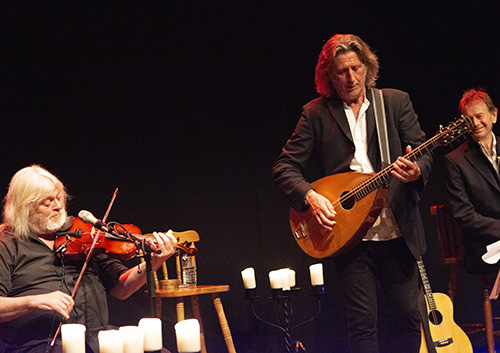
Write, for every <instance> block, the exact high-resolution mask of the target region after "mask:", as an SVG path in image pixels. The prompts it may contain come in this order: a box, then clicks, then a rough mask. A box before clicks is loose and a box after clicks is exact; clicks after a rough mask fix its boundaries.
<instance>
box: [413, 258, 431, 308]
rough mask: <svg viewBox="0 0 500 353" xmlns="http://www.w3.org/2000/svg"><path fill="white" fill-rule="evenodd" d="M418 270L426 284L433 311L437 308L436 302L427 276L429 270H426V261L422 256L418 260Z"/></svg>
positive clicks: (427, 295) (428, 301) (423, 282)
mask: <svg viewBox="0 0 500 353" xmlns="http://www.w3.org/2000/svg"><path fill="white" fill-rule="evenodd" d="M417 264H418V271H419V272H420V277H421V278H422V284H423V285H424V292H425V296H426V297H427V303H428V304H429V309H430V310H431V311H433V310H436V302H435V301H434V296H433V294H432V290H431V285H430V283H429V278H428V277H427V272H426V271H425V267H424V262H423V261H422V257H420V259H418V260H417Z"/></svg>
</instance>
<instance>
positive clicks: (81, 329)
mask: <svg viewBox="0 0 500 353" xmlns="http://www.w3.org/2000/svg"><path fill="white" fill-rule="evenodd" d="M61 337H62V350H63V353H85V325H82V324H64V325H61Z"/></svg>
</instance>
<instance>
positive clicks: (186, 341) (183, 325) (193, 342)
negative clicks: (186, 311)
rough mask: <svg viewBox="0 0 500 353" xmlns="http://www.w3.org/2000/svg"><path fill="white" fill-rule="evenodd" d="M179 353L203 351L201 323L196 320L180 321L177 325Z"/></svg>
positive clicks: (176, 334)
mask: <svg viewBox="0 0 500 353" xmlns="http://www.w3.org/2000/svg"><path fill="white" fill-rule="evenodd" d="M174 327H175V336H176V338H177V351H178V352H179V353H195V352H199V351H201V341H200V323H199V322H198V320H196V319H189V320H183V321H179V322H178V323H176V324H175V326H174Z"/></svg>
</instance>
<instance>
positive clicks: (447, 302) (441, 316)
mask: <svg viewBox="0 0 500 353" xmlns="http://www.w3.org/2000/svg"><path fill="white" fill-rule="evenodd" d="M433 297H434V302H435V304H436V306H435V307H436V310H430V309H429V303H428V302H427V301H426V302H427V318H428V320H429V331H430V334H431V337H432V341H433V345H434V347H435V348H436V352H437V353H472V344H471V342H470V340H469V337H468V336H467V335H466V334H465V332H464V331H463V330H462V329H461V328H460V327H459V326H458V325H457V324H456V323H455V321H454V320H453V303H452V301H451V299H450V297H448V296H447V295H446V294H443V293H433ZM422 342H423V345H422V346H421V347H420V353H424V352H427V347H426V346H425V340H424V338H423V337H422Z"/></svg>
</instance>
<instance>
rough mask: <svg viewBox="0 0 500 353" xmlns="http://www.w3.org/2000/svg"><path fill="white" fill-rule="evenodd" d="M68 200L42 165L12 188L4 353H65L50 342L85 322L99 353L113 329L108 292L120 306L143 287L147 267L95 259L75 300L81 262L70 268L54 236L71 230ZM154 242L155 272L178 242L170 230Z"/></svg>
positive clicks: (2, 317)
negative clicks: (102, 337) (63, 326)
mask: <svg viewBox="0 0 500 353" xmlns="http://www.w3.org/2000/svg"><path fill="white" fill-rule="evenodd" d="M67 198H68V195H67V193H66V190H65V187H64V185H63V184H62V183H61V182H60V181H59V179H57V178H56V177H55V176H54V175H53V174H51V173H50V172H48V171H47V170H46V169H44V168H42V167H40V166H38V165H32V166H29V167H26V168H23V169H21V170H20V171H18V172H17V173H16V174H15V175H14V176H13V178H12V180H11V182H10V185H9V191H8V193H7V196H6V197H5V203H4V214H3V215H4V219H3V221H4V223H3V224H2V225H1V226H0V334H1V338H2V340H3V343H4V344H5V348H6V352H49V351H51V352H60V351H61V342H60V335H59V338H58V340H57V341H56V344H55V346H53V347H52V346H50V344H51V341H52V338H53V336H54V335H55V333H56V331H57V328H58V326H59V324H60V323H61V322H62V321H64V322H65V323H82V324H85V326H86V328H87V331H86V333H87V335H86V342H87V346H88V347H87V351H91V352H95V353H97V352H98V351H99V348H98V341H97V333H98V331H99V330H102V329H105V328H106V326H107V325H108V303H107V299H106V292H108V293H109V294H110V295H112V296H114V297H116V298H118V299H122V300H123V299H126V298H128V297H129V296H130V295H132V294H133V293H134V292H135V291H137V290H138V289H140V288H141V287H142V286H143V285H144V284H145V283H146V271H145V267H146V266H145V265H146V264H145V263H142V264H140V265H139V267H140V268H137V267H133V268H130V269H129V268H127V267H126V266H125V265H123V264H122V263H121V262H120V261H119V260H117V259H113V258H110V257H108V256H107V255H106V254H98V255H94V256H92V257H91V259H90V262H89V264H88V267H87V269H86V270H85V273H84V275H83V277H82V279H81V282H80V284H79V287H78V290H77V291H76V293H75V296H74V299H73V298H72V296H71V294H72V292H73V289H74V287H75V282H76V281H77V278H78V276H79V274H80V272H81V269H82V267H83V262H82V261H78V262H69V261H67V260H66V259H64V257H62V256H60V255H58V254H57V251H55V249H54V244H55V238H56V234H57V232H58V231H59V230H67V229H69V228H70V227H71V225H72V224H73V217H68V216H67V213H66V200H67ZM154 237H155V240H156V245H157V247H158V248H159V249H160V250H161V253H160V254H152V259H151V264H152V267H153V270H156V269H158V268H159V267H160V266H161V264H162V263H163V262H164V261H165V260H167V259H168V258H169V257H171V256H172V255H173V254H174V252H175V250H176V248H177V240H176V239H175V237H174V236H173V235H172V231H168V232H167V233H165V234H164V233H156V232H155V233H154ZM139 270H140V271H139Z"/></svg>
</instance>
